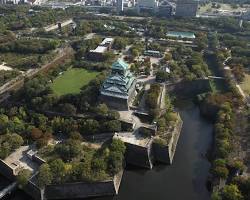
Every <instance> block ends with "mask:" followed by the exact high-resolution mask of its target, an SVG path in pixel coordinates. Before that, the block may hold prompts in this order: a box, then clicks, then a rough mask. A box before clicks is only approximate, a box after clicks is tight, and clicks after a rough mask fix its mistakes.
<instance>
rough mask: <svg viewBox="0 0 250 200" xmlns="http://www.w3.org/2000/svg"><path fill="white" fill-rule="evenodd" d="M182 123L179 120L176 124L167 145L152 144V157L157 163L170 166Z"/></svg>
mask: <svg viewBox="0 0 250 200" xmlns="http://www.w3.org/2000/svg"><path fill="white" fill-rule="evenodd" d="M182 124H183V121H182V120H181V118H179V119H178V121H177V122H176V125H175V128H174V130H173V131H172V133H171V134H172V137H171V138H170V139H169V142H168V144H167V145H162V144H158V143H155V142H153V148H152V149H153V156H154V160H155V161H157V162H161V163H165V164H172V162H173V158H174V155H175V151H176V147H177V143H178V140H179V137H180V133H181V129H182Z"/></svg>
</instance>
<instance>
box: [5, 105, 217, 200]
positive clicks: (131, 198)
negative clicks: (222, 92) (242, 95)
mask: <svg viewBox="0 0 250 200" xmlns="http://www.w3.org/2000/svg"><path fill="white" fill-rule="evenodd" d="M178 107H179V111H180V113H181V117H182V119H183V122H184V124H183V129H182V133H181V135H180V139H179V142H178V146H177V150H176V154H175V157H174V161H173V165H171V166H165V165H164V166H163V165H159V166H155V167H154V168H153V169H152V170H138V169H127V170H126V171H125V173H124V176H123V180H122V183H121V186H120V191H119V195H118V196H115V197H105V198H98V199H94V200H155V199H156V200H184V199H185V200H209V199H210V195H209V192H208V190H207V187H206V180H207V177H208V175H209V168H210V163H209V162H208V161H207V159H206V158H205V156H204V155H205V154H206V153H207V151H208V149H209V148H210V146H211V141H212V128H213V125H212V124H211V123H209V122H208V121H206V120H205V119H203V118H202V117H201V116H200V113H199V108H198V107H197V106H195V105H194V104H192V103H190V102H182V103H181V104H180V105H178ZM2 181H3V179H2ZM2 181H1V178H0V186H1V185H3V183H2ZM5 199H6V200H31V198H30V197H28V196H26V195H25V194H23V193H22V192H20V191H17V192H15V193H13V194H12V195H11V196H9V197H7V198H5Z"/></svg>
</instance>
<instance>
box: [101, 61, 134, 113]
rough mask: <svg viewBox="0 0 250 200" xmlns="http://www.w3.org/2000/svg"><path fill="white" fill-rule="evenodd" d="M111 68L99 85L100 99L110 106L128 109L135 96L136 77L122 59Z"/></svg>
mask: <svg viewBox="0 0 250 200" xmlns="http://www.w3.org/2000/svg"><path fill="white" fill-rule="evenodd" d="M111 69H112V72H111V74H110V75H109V76H108V78H107V79H106V80H105V81H104V83H103V85H102V87H101V90H100V92H101V96H100V99H101V101H102V102H104V103H106V104H107V105H108V106H109V107H111V108H115V109H119V110H128V109H129V105H130V103H131V101H132V99H133V97H134V96H135V85H136V79H135V77H134V76H133V74H132V73H131V72H130V70H129V65H128V64H127V63H125V62H124V61H123V60H120V59H119V60H117V61H116V62H115V63H113V64H112V68H111Z"/></svg>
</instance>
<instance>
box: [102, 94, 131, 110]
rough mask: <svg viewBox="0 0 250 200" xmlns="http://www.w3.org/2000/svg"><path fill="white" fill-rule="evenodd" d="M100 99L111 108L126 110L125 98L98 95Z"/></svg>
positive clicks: (126, 102)
mask: <svg viewBox="0 0 250 200" xmlns="http://www.w3.org/2000/svg"><path fill="white" fill-rule="evenodd" d="M100 101H101V102H103V103H105V104H106V105H107V106H108V107H110V108H113V109H119V110H128V101H127V99H120V98H115V97H109V96H104V95H100Z"/></svg>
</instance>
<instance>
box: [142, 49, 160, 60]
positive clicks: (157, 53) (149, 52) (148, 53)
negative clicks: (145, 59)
mask: <svg viewBox="0 0 250 200" xmlns="http://www.w3.org/2000/svg"><path fill="white" fill-rule="evenodd" d="M144 55H145V56H152V57H155V58H161V57H162V54H161V52H160V51H154V50H146V51H144Z"/></svg>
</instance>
